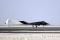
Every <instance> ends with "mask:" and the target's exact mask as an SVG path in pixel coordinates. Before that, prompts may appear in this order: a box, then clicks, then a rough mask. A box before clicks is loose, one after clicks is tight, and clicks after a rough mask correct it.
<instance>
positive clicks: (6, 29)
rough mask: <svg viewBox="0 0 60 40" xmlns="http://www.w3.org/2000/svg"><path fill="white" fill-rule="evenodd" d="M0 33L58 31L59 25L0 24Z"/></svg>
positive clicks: (59, 31) (59, 30)
mask: <svg viewBox="0 0 60 40" xmlns="http://www.w3.org/2000/svg"><path fill="white" fill-rule="evenodd" d="M0 33H60V26H44V27H43V26H38V27H37V28H36V27H32V26H31V25H19V26H18V25H10V26H8V27H7V26H5V27H2V26H0Z"/></svg>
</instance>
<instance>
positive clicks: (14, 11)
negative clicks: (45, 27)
mask: <svg viewBox="0 0 60 40" xmlns="http://www.w3.org/2000/svg"><path fill="white" fill-rule="evenodd" d="M7 18H10V19H17V20H18V21H19V20H24V21H27V22H35V21H46V22H48V23H50V24H51V25H60V0H0V24H4V22H5V21H6V20H7Z"/></svg>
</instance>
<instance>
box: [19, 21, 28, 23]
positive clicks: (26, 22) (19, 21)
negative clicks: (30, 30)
mask: <svg viewBox="0 0 60 40" xmlns="http://www.w3.org/2000/svg"><path fill="white" fill-rule="evenodd" d="M19 22H21V23H23V24H28V23H27V22H25V21H19Z"/></svg>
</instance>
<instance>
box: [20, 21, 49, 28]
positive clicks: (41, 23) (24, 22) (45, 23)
mask: <svg viewBox="0 0 60 40" xmlns="http://www.w3.org/2000/svg"><path fill="white" fill-rule="evenodd" d="M19 22H21V23H23V24H25V25H35V26H36V28H37V26H40V25H43V26H44V25H49V24H48V23H47V22H45V21H40V22H32V23H28V22H26V21H19Z"/></svg>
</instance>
